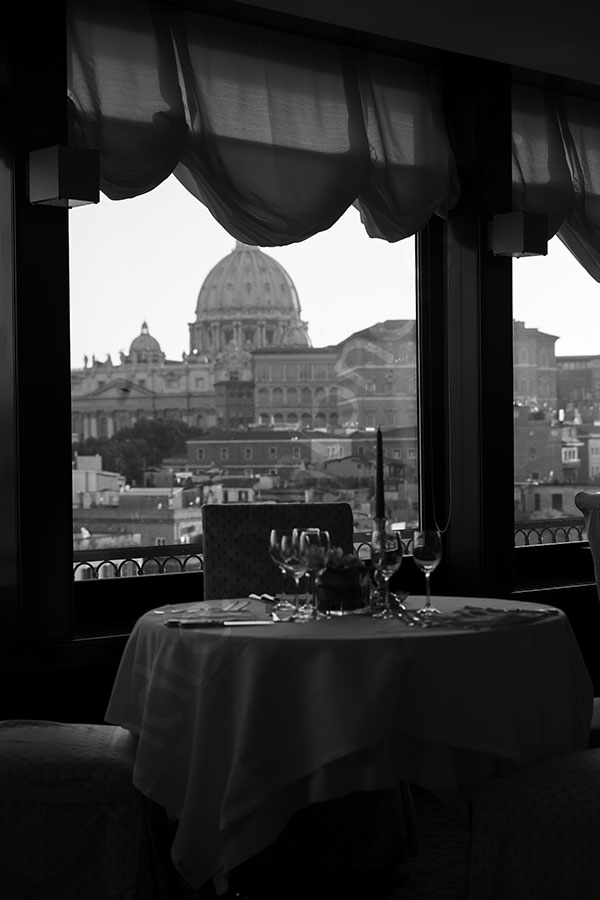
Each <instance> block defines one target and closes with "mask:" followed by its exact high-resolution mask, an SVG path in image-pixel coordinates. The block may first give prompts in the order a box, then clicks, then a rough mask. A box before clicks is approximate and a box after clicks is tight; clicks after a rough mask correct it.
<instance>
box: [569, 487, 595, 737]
mask: <svg viewBox="0 0 600 900" xmlns="http://www.w3.org/2000/svg"><path fill="white" fill-rule="evenodd" d="M574 501H575V506H576V507H577V509H578V510H580V512H581V513H582V514H583V518H584V521H585V530H586V534H587V539H588V541H589V545H590V551H591V554H592V561H593V564H594V574H595V577H596V587H597V590H598V596H599V598H600V491H579V492H578V493H577V494H575V497H574ZM590 747H600V697H594V706H593V711H592V722H591V727H590Z"/></svg>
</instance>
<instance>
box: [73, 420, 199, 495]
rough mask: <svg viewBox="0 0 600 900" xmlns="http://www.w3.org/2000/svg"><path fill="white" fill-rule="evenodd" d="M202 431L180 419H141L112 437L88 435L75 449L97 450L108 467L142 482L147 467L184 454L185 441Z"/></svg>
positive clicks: (82, 452) (90, 452)
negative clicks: (169, 457) (91, 436)
mask: <svg viewBox="0 0 600 900" xmlns="http://www.w3.org/2000/svg"><path fill="white" fill-rule="evenodd" d="M202 433H203V432H202V429H200V428H192V427H190V426H189V425H186V424H185V422H181V421H179V420H178V419H140V420H139V421H137V422H136V423H135V424H134V425H132V426H131V427H129V428H121V429H120V430H119V431H117V432H115V434H114V435H113V436H112V437H111V438H87V439H86V440H85V441H82V442H81V443H79V444H77V445H76V446H75V449H76V451H77V453H78V454H79V455H81V456H87V455H93V454H96V453H98V454H99V455H100V456H101V457H102V467H103V468H104V469H105V470H107V471H109V472H118V473H119V474H120V475H124V476H125V479H126V481H127V483H128V484H139V485H141V484H142V483H143V477H144V470H145V469H146V468H147V467H149V466H156V467H158V466H161V465H162V462H163V459H165V458H166V457H168V456H183V455H185V442H186V441H188V440H191V439H192V438H195V437H199V436H200V435H201V434H202Z"/></svg>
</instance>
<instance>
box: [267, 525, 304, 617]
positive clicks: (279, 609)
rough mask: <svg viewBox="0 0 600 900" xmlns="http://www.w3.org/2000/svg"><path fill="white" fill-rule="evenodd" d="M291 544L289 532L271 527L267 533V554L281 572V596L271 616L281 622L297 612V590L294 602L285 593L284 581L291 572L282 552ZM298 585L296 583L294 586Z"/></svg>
mask: <svg viewBox="0 0 600 900" xmlns="http://www.w3.org/2000/svg"><path fill="white" fill-rule="evenodd" d="M290 545H291V533H290V532H286V531H281V530H280V529H277V528H273V529H271V533H270V534H269V555H270V557H271V559H272V560H273V562H274V563H275V565H276V566H277V568H278V569H279V570H280V572H281V576H282V584H281V598H280V599H279V600H278V601H277V602H276V603H275V605H274V607H273V617H274V618H277V619H278V620H279V621H282V622H289V621H290V619H291V618H292V617H293V616H294V615H296V614H297V612H298V590H296V602H295V603H291V602H290V601H289V600H288V598H287V595H286V591H285V582H286V578H287V576H288V575H290V574H292V573H291V570H290V569H289V568H288V566H287V564H286V561H285V559H284V552H285V553H287V548H288V547H289V546H290ZM297 587H298V586H297V585H296V588H297Z"/></svg>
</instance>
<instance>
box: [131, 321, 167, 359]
mask: <svg viewBox="0 0 600 900" xmlns="http://www.w3.org/2000/svg"><path fill="white" fill-rule="evenodd" d="M129 353H160V344H159V343H158V341H157V340H156V338H155V337H152V335H151V334H150V332H149V331H148V325H147V324H146V322H143V323H142V331H141V333H140V334H138V336H137V337H136V338H134V339H133V340H132V342H131V346H130V347H129Z"/></svg>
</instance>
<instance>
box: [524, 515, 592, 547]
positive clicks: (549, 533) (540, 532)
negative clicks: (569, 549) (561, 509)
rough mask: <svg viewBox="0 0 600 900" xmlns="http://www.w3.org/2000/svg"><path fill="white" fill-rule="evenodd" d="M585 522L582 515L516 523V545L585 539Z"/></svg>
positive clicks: (558, 542)
mask: <svg viewBox="0 0 600 900" xmlns="http://www.w3.org/2000/svg"><path fill="white" fill-rule="evenodd" d="M585 540H587V538H586V536H585V522H584V520H583V518H582V517H581V516H573V517H572V518H571V517H569V518H567V517H566V516H565V517H564V518H560V519H535V520H532V521H529V522H516V523H515V547H532V546H534V545H536V544H565V543H570V542H572V541H585Z"/></svg>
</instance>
